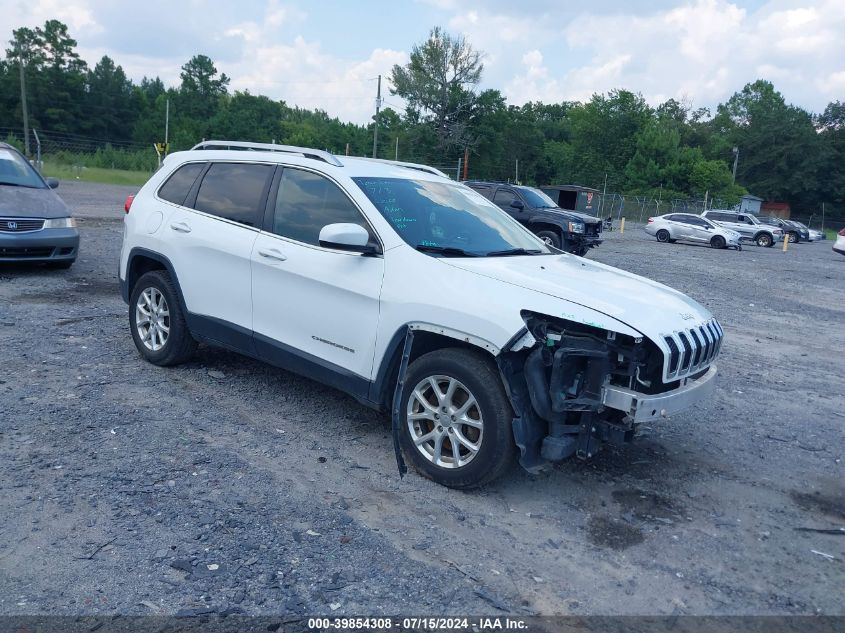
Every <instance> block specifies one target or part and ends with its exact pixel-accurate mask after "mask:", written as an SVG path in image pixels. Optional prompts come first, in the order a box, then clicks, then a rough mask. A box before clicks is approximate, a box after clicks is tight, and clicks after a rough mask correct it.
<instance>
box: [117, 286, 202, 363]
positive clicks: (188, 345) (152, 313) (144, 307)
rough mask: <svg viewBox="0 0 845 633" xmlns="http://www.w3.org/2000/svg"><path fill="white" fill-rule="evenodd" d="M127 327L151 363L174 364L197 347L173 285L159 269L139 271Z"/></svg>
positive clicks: (131, 296) (130, 301) (185, 357)
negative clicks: (140, 272) (143, 272)
mask: <svg viewBox="0 0 845 633" xmlns="http://www.w3.org/2000/svg"><path fill="white" fill-rule="evenodd" d="M129 328H130V330H131V332H132V339H133V340H134V341H135V347H137V348H138V352H139V353H140V354H141V356H143V357H144V358H145V359H146V360H148V361H149V362H151V363H152V364H153V365H160V366H162V367H167V366H171V365H178V364H180V363H183V362H185V361H186V360H188V359H189V358H190V357H191V355H193V353H194V352H195V351H196V349H197V342H196V341H195V340H194V339H193V337H192V336H191V333H190V331H189V330H188V324H187V323H186V322H185V315H184V314H183V312H182V308H181V306H180V304H179V297H178V294H177V292H176V287H175V286H174V284H173V281H172V280H171V279H170V276H169V275H168V274H167V273H166V272H165V271H163V270H154V271H151V272H148V273H145V274H143V275H141V277H140V278H139V279H138V281H137V282H136V283H135V286H134V287H133V288H132V293H131V294H130V295H129Z"/></svg>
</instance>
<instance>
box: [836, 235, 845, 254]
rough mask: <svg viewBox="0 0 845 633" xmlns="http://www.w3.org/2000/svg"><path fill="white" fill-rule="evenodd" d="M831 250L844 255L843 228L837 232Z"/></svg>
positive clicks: (844, 238) (844, 236) (844, 237)
mask: <svg viewBox="0 0 845 633" xmlns="http://www.w3.org/2000/svg"><path fill="white" fill-rule="evenodd" d="M833 250H834V251H836V252H837V253H839V254H840V255H845V229H842V230H841V231H839V233H838V234H837V236H836V241H835V242H834V243H833Z"/></svg>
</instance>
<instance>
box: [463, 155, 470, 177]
mask: <svg viewBox="0 0 845 633" xmlns="http://www.w3.org/2000/svg"><path fill="white" fill-rule="evenodd" d="M468 178H469V147H465V148H464V180H467V179H468Z"/></svg>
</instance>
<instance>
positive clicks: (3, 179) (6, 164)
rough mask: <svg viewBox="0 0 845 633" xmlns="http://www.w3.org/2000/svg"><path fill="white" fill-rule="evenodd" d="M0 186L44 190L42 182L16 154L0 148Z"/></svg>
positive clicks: (30, 167)
mask: <svg viewBox="0 0 845 633" xmlns="http://www.w3.org/2000/svg"><path fill="white" fill-rule="evenodd" d="M0 185H12V186H16V187H32V188H34V189H44V181H42V180H41V177H40V176H39V175H38V172H37V171H35V170H34V169H33V168H32V165H30V164H29V163H28V162H27V160H26V159H25V158H24V157H23V156H21V155H20V154H18V153H17V152H15V151H13V150H10V149H6V148H4V147H0Z"/></svg>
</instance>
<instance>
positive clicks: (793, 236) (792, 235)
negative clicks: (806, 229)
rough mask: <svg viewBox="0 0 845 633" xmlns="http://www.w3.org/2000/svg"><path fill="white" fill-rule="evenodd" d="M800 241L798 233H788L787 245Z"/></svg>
mask: <svg viewBox="0 0 845 633" xmlns="http://www.w3.org/2000/svg"><path fill="white" fill-rule="evenodd" d="M800 240H801V238H799V237H798V233H796V232H795V231H790V232H789V243H790V244H797V243H798V242H799V241H800Z"/></svg>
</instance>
